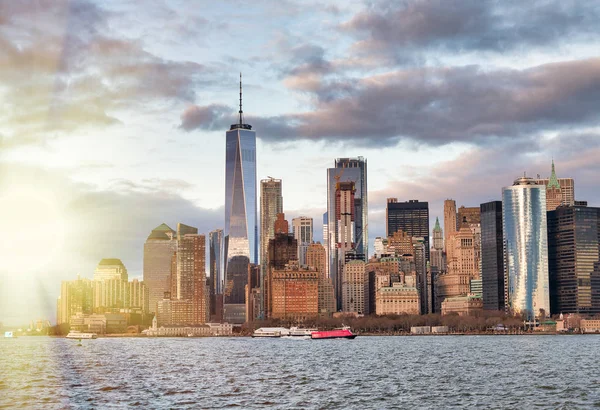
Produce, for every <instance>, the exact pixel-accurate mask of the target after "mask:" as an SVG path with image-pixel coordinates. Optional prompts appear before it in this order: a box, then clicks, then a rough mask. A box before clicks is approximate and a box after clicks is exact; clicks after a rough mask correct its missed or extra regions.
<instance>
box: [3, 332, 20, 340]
mask: <svg viewBox="0 0 600 410" xmlns="http://www.w3.org/2000/svg"><path fill="white" fill-rule="evenodd" d="M4 337H6V338H10V339H16V338H17V335H15V334H14V333H13V332H4Z"/></svg>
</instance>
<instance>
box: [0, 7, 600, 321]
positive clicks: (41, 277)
mask: <svg viewBox="0 0 600 410" xmlns="http://www.w3.org/2000/svg"><path fill="white" fill-rule="evenodd" d="M599 36H600V2H598V1H584V2H582V1H575V0H573V1H568V0H565V1H529V2H522V1H502V2H499V1H484V0H472V1H469V0H465V1H451V0H432V1H418V0H413V1H398V0H395V1H373V2H346V1H339V2H337V1H329V2H328V1H318V2H317V1H314V2H311V1H292V0H285V1H281V0H280V1H277V2H275V1H253V2H242V1H223V2H214V1H193V2H190V1H168V0H164V1H131V2H123V1H116V0H115V1H96V2H94V1H91V0H85V1H76V0H72V1H66V0H58V1H56V0H52V1H51V0H20V1H12V0H0V96H1V100H0V104H1V109H0V204H2V212H1V215H0V223H1V224H2V225H1V226H2V227H3V231H4V232H3V239H2V242H3V244H2V245H0V265H1V267H0V321H4V322H5V323H12V322H15V321H18V320H22V319H23V318H32V319H33V318H37V317H48V318H53V317H54V314H55V306H56V305H55V303H56V297H57V296H58V294H59V288H60V281H61V280H68V279H72V278H74V277H75V275H77V274H80V275H81V276H83V277H91V276H92V275H93V270H94V268H95V265H96V264H97V263H98V261H99V260H100V259H101V258H103V257H117V258H120V259H122V260H123V262H124V263H125V265H126V266H127V268H128V269H129V273H130V277H141V272H142V251H143V243H144V240H145V238H146V236H147V235H148V234H149V232H150V231H151V229H152V228H154V227H155V226H157V225H159V224H160V223H162V222H166V223H167V224H169V225H170V226H171V227H175V225H176V223H177V222H178V221H181V222H184V223H186V224H188V225H194V226H197V227H198V228H199V229H200V231H201V232H204V233H207V232H208V231H210V230H212V229H215V228H220V227H222V225H223V214H224V211H223V203H224V173H225V171H224V159H225V158H224V157H225V144H224V142H225V138H224V137H225V130H226V129H228V127H229V124H231V123H233V122H235V115H236V111H237V107H236V104H237V99H238V94H237V93H238V89H237V87H238V77H239V72H240V71H241V72H243V75H244V112H245V116H246V119H247V122H249V123H250V124H252V125H253V126H254V129H255V130H256V132H257V136H258V138H259V140H258V144H257V145H258V154H257V157H258V158H257V159H258V178H259V179H261V178H265V177H266V176H268V175H269V176H273V177H277V178H282V179H283V187H284V188H283V189H284V210H285V212H286V216H287V217H288V218H289V219H291V218H292V217H295V216H299V215H308V216H312V217H313V218H315V222H316V229H315V236H316V238H317V239H320V238H321V235H322V227H321V224H320V220H321V215H322V214H323V212H324V211H325V207H326V197H325V191H326V171H325V170H326V168H327V167H330V166H332V164H333V160H334V158H336V157H348V156H359V155H361V156H364V157H365V158H367V160H368V187H369V194H368V195H369V233H370V236H371V243H372V240H373V238H374V237H375V236H379V235H383V234H384V233H385V226H384V217H385V202H386V198H387V197H397V198H399V200H401V201H403V200H408V199H420V200H424V201H429V203H430V213H431V216H432V219H433V220H435V216H437V215H440V216H441V215H442V202H443V200H444V199H446V198H454V199H456V201H457V204H458V205H461V204H464V205H467V206H476V205H479V204H480V203H481V202H485V201H488V200H493V199H500V192H501V188H502V186H505V185H510V184H511V183H512V181H513V179H514V178H515V177H516V176H518V175H521V174H522V173H523V172H527V173H528V174H529V175H535V174H541V175H542V176H545V177H547V176H548V174H549V172H550V162H551V159H552V158H554V160H555V162H556V166H557V172H558V174H559V177H561V176H562V177H573V178H575V179H576V197H577V199H580V200H588V201H589V202H590V204H591V205H599V206H600V192H599V186H600V184H599V182H598V175H600V174H599V172H600V159H599V158H600V56H599V50H600V47H599V46H600V45H599V42H598V38H600V37H599Z"/></svg>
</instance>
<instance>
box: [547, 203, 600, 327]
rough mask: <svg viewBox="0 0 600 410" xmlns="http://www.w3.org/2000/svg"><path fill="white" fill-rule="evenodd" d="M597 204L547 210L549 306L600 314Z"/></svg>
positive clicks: (599, 216)
mask: <svg viewBox="0 0 600 410" xmlns="http://www.w3.org/2000/svg"><path fill="white" fill-rule="evenodd" d="M599 243H600V208H594V207H587V206H583V205H575V206H568V205H566V206H559V207H557V208H556V209H555V210H553V211H550V212H548V254H549V276H550V310H551V312H552V313H553V314H559V313H579V314H584V315H598V314H600V269H598V265H599V263H600V247H599V245H598V244H599Z"/></svg>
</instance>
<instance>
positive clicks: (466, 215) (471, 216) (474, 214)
mask: <svg viewBox="0 0 600 410" xmlns="http://www.w3.org/2000/svg"><path fill="white" fill-rule="evenodd" d="M457 214H458V215H457V218H456V229H459V228H460V225H461V224H462V223H463V222H466V223H467V225H479V224H480V223H481V211H480V209H479V207H478V206H472V207H466V206H461V207H460V208H458V212H457Z"/></svg>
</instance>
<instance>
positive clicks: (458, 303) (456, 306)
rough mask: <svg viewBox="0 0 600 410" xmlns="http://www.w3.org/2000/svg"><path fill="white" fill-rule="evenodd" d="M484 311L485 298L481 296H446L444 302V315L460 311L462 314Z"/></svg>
mask: <svg viewBox="0 0 600 410" xmlns="http://www.w3.org/2000/svg"><path fill="white" fill-rule="evenodd" d="M481 311H483V300H482V299H481V297H479V296H475V295H469V296H458V297H453V298H446V299H444V301H443V302H442V315H447V314H449V313H458V314H459V315H460V316H465V315H471V314H473V313H475V312H481Z"/></svg>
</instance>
